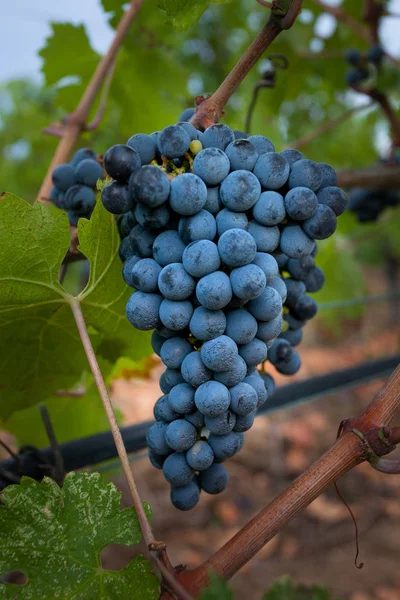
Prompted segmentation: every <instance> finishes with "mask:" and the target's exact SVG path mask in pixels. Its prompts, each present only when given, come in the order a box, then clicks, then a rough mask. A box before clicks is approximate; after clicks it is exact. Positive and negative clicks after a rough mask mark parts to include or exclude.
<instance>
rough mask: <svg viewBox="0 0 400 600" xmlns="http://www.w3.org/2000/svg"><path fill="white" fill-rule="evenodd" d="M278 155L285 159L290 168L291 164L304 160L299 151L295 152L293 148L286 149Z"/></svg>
mask: <svg viewBox="0 0 400 600" xmlns="http://www.w3.org/2000/svg"><path fill="white" fill-rule="evenodd" d="M280 154H281V155H282V156H283V157H284V158H286V160H287V161H288V163H289V165H290V166H292V164H293V163H295V162H297V161H298V160H301V159H302V158H304V156H303V155H302V153H301V152H300V151H299V150H296V149H295V148H286V150H282V152H281V153H280Z"/></svg>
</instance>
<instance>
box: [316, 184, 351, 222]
mask: <svg viewBox="0 0 400 600" xmlns="http://www.w3.org/2000/svg"><path fill="white" fill-rule="evenodd" d="M317 198H318V202H319V203H320V204H324V205H326V206H329V208H330V209H331V210H333V212H334V213H335V215H336V216H337V217H339V216H340V215H341V214H343V213H344V211H345V210H346V206H347V196H346V194H345V192H344V191H343V190H341V189H340V188H338V187H335V186H334V185H331V186H327V187H325V188H324V189H322V190H320V191H319V192H318V194H317Z"/></svg>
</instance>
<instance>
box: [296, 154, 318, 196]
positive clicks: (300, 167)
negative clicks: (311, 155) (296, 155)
mask: <svg viewBox="0 0 400 600" xmlns="http://www.w3.org/2000/svg"><path fill="white" fill-rule="evenodd" d="M322 179H323V172H322V169H321V167H320V166H319V164H318V163H316V162H314V161H313V160H308V159H307V158H302V159H301V160H298V161H296V162H295V163H293V165H292V166H291V168H290V175H289V180H288V184H289V187H290V188H295V187H307V188H310V190H312V191H313V192H316V191H317V190H318V188H319V187H320V186H321V183H322Z"/></svg>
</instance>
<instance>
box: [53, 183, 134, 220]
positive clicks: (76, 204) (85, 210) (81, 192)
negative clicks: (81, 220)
mask: <svg viewBox="0 0 400 600" xmlns="http://www.w3.org/2000/svg"><path fill="white" fill-rule="evenodd" d="M104 189H105V188H104ZM64 201H65V208H66V209H67V210H69V211H71V212H73V213H75V214H76V215H77V216H79V217H81V216H82V217H83V216H85V215H87V214H89V213H91V212H92V210H93V209H94V207H95V206H96V194H95V193H94V191H93V190H92V188H90V187H87V186H86V185H79V184H76V185H73V186H72V187H70V188H69V190H68V191H67V192H66V194H65V199H64ZM128 210H129V208H128ZM124 212H126V211H124Z"/></svg>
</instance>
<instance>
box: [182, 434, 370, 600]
mask: <svg viewBox="0 0 400 600" xmlns="http://www.w3.org/2000/svg"><path fill="white" fill-rule="evenodd" d="M363 460H364V449H363V445H362V442H361V440H360V439H358V438H357V437H356V436H355V435H354V434H351V433H347V434H346V435H344V436H343V437H341V438H340V439H339V440H337V442H336V443H335V444H334V446H332V448H330V449H329V450H328V452H326V453H325V454H324V455H323V456H322V457H321V458H320V459H319V460H318V461H317V462H316V463H314V464H313V465H312V466H311V467H310V468H309V469H307V471H305V472H304V473H303V474H302V475H300V477H298V479H296V481H294V482H293V483H292V484H291V485H290V486H289V487H288V488H287V489H286V490H285V491H284V492H283V493H282V494H280V495H279V496H278V497H277V498H276V499H275V500H274V501H273V502H271V504H269V505H268V506H266V507H265V508H264V509H263V510H261V512H259V513H258V514H257V515H256V516H255V517H254V518H253V519H252V520H251V521H250V522H249V523H248V524H247V525H245V527H243V529H241V530H240V531H239V532H238V533H237V534H236V535H235V536H234V537H233V538H232V539H230V540H229V541H228V542H227V543H226V544H225V545H224V546H222V548H220V549H219V550H218V551H217V552H216V553H215V554H214V555H213V556H212V557H211V558H210V559H208V560H207V561H206V562H205V563H203V564H202V565H200V566H199V567H197V568H196V569H194V570H193V571H189V572H184V573H182V574H181V576H180V580H181V581H182V583H183V584H184V585H185V587H186V588H187V589H189V590H190V592H191V593H192V594H197V593H198V592H199V590H200V589H201V588H202V587H203V586H204V585H206V584H207V578H208V572H209V570H212V571H214V572H215V573H216V574H217V575H219V576H220V577H224V578H225V579H229V578H230V577H232V576H233V575H234V574H235V573H236V572H237V571H238V570H239V569H240V568H241V567H242V566H243V565H244V564H246V562H248V561H249V560H250V559H251V558H252V557H253V556H254V555H255V554H256V553H257V552H258V551H259V550H260V549H261V548H262V547H263V546H264V545H265V544H266V543H267V542H269V540H271V539H272V538H273V537H274V536H275V535H276V534H277V533H278V532H279V531H280V530H281V529H282V528H283V527H284V526H285V525H286V524H287V523H289V521H291V520H292V519H293V517H295V516H296V515H297V514H298V513H299V512H301V511H302V510H303V509H304V508H305V507H306V506H308V505H309V504H310V503H311V502H312V501H313V500H315V498H317V497H318V496H319V495H320V494H321V493H322V492H323V490H324V489H325V488H327V487H328V486H329V485H331V484H332V483H333V482H334V481H336V479H338V478H339V477H341V476H342V475H344V474H345V473H347V471H350V469H352V468H353V467H355V466H356V465H358V464H360V463H361V462H362V461H363Z"/></svg>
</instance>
